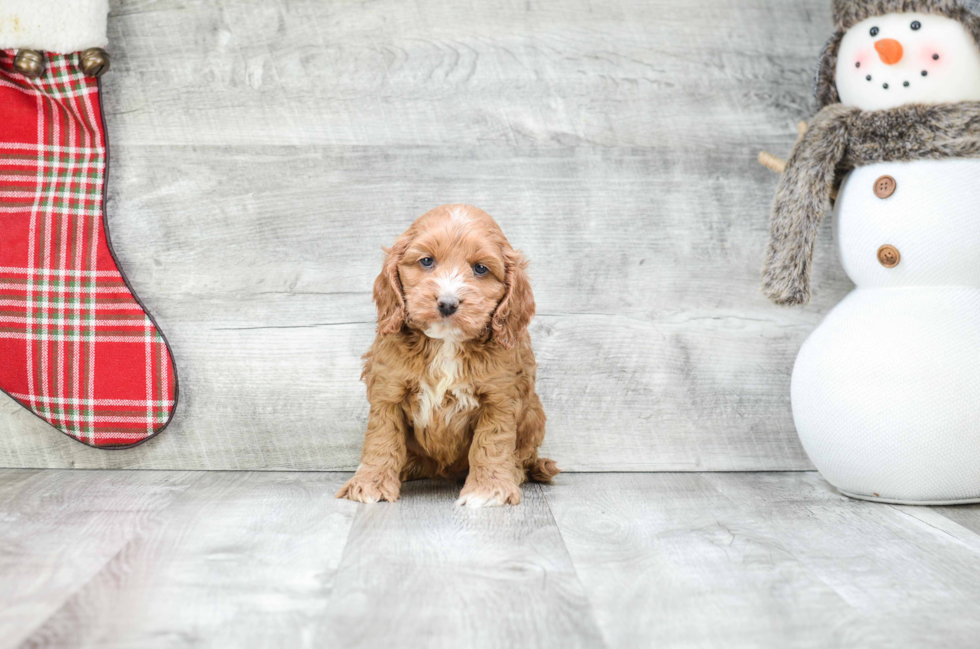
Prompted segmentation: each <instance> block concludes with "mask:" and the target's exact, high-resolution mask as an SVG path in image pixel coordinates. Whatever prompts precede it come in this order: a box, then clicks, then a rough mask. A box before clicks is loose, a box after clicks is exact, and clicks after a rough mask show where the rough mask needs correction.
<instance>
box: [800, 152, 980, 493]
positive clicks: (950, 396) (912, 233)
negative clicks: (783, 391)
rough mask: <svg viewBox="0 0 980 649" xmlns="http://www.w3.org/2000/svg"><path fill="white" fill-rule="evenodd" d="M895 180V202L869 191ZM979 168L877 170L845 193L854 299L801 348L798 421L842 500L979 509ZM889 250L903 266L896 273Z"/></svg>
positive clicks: (844, 250)
mask: <svg viewBox="0 0 980 649" xmlns="http://www.w3.org/2000/svg"><path fill="white" fill-rule="evenodd" d="M882 176H889V177H891V178H894V179H895V180H896V185H897V189H896V191H895V193H894V194H893V195H892V196H890V197H889V198H887V199H881V198H878V196H876V195H875V193H874V191H873V187H874V186H875V182H876V180H877V179H878V178H880V177H882ZM977 178H980V160H976V159H968V160H959V159H953V160H948V161H931V160H929V161H917V162H908V163H882V164H874V165H868V166H864V167H860V168H858V169H856V170H854V171H853V172H851V173H850V174H849V175H848V177H847V178H846V179H845V181H844V183H843V184H842V185H841V193H840V199H839V200H838V202H837V206H836V209H835V211H834V233H835V239H836V243H837V250H838V254H839V256H840V260H841V263H842V264H843V266H844V269H845V270H846V271H847V274H848V276H849V277H850V278H851V279H852V280H853V281H854V283H855V284H856V285H857V288H856V289H855V290H854V291H853V292H852V293H851V294H850V295H849V296H848V297H847V298H846V299H845V300H844V301H843V302H842V303H841V304H839V305H838V306H837V307H836V308H835V309H834V310H833V311H832V312H831V313H830V314H829V315H828V316H827V318H826V319H825V320H824V322H823V323H822V324H821V325H820V327H819V328H818V329H817V330H816V331H815V332H814V333H813V335H811V336H810V338H809V339H808V340H807V341H806V343H805V344H804V346H803V348H802V350H801V351H800V354H799V356H798V358H797V361H796V366H795V368H794V371H793V380H792V401H793V416H794V419H795V421H796V426H797V431H798V432H799V435H800V439H801V440H802V442H803V445H804V447H805V448H806V451H807V454H808V455H809V456H810V459H811V460H812V461H813V463H814V464H815V465H816V466H817V467H818V468H819V469H820V471H821V473H822V474H823V475H824V477H826V478H827V480H828V481H830V482H831V483H832V484H834V485H835V486H836V487H837V488H839V489H840V490H841V491H843V492H845V493H847V494H848V495H853V496H857V497H863V498H871V499H881V500H888V501H894V502H915V503H919V504H924V503H942V502H960V501H964V502H965V501H974V500H980V254H978V253H980V185H978V183H977V182H976V179H977ZM882 244H890V245H894V246H895V247H896V248H897V249H898V250H899V251H900V252H901V254H902V261H901V263H900V264H899V265H898V266H897V267H895V268H891V269H889V268H885V267H883V266H882V265H881V264H880V263H879V262H878V260H877V258H876V251H877V250H878V248H879V247H880V246H881V245H882Z"/></svg>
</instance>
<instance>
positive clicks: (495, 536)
mask: <svg viewBox="0 0 980 649" xmlns="http://www.w3.org/2000/svg"><path fill="white" fill-rule="evenodd" d="M547 490H548V488H547V487H541V486H540V485H526V486H525V487H524V490H523V491H524V494H523V501H522V504H521V505H520V506H519V507H517V508H498V509H484V510H469V509H464V508H459V507H456V506H455V505H454V502H453V501H454V500H455V499H456V497H457V496H458V495H459V486H457V485H455V484H451V483H434V482H428V481H427V482H421V483H418V482H416V483H410V484H407V485H405V486H404V488H403V489H402V500H401V501H400V502H399V503H398V504H396V505H394V506H389V505H387V504H381V506H361V507H360V509H359V510H358V515H357V519H356V520H355V522H354V526H353V527H352V529H351V533H350V538H349V539H348V540H347V547H346V549H345V551H344V559H343V561H342V562H341V565H340V569H339V570H338V572H337V578H336V585H335V588H334V594H333V597H332V599H331V600H330V604H329V606H328V607H327V609H326V611H325V614H324V615H323V618H322V619H321V621H320V627H319V630H318V633H317V635H316V636H315V638H314V642H313V644H314V645H315V646H322V647H392V646H397V647H404V648H406V649H416V648H418V649H440V648H445V649H454V648H456V647H461V646H465V647H472V648H473V649H480V648H483V647H486V648H496V647H520V646H525V647H541V648H551V647H554V648H555V649H559V648H565V647H598V646H602V640H601V638H600V636H599V631H598V629H597V627H596V625H595V621H594V620H593V618H592V612H591V608H590V606H589V604H588V601H587V600H586V597H585V593H584V592H583V590H582V585H581V584H580V583H579V580H578V577H577V576H576V574H575V568H574V567H573V566H572V562H571V560H570V558H569V556H568V553H567V551H566V550H565V545H564V543H563V541H562V538H561V534H560V533H559V532H558V528H557V527H556V525H555V521H554V518H552V516H551V511H550V510H549V509H548V504H547V502H546V501H545V494H546V492H547Z"/></svg>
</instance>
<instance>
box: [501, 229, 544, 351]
mask: <svg viewBox="0 0 980 649" xmlns="http://www.w3.org/2000/svg"><path fill="white" fill-rule="evenodd" d="M504 265H505V277H504V285H505V286H506V287H507V292H506V293H504V298H503V299H502V300H501V301H500V304H498V305H497V311H496V313H494V315H493V322H492V323H491V328H492V329H493V337H494V340H496V341H497V342H498V343H500V344H501V345H503V346H504V347H505V348H507V349H513V348H514V345H516V344H517V342H518V341H519V340H520V338H521V334H523V333H524V332H525V331H526V330H527V326H528V325H529V324H530V323H531V318H533V317H534V293H532V292H531V280H529V279H528V276H527V261H526V260H525V259H524V256H523V255H521V253H520V252H518V251H516V250H511V249H510V248H507V249H506V250H504Z"/></svg>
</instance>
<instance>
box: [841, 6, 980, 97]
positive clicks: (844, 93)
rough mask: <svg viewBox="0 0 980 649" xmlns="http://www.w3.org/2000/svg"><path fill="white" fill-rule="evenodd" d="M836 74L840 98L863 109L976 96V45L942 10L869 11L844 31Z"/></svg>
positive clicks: (979, 84)
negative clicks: (937, 12)
mask: <svg viewBox="0 0 980 649" xmlns="http://www.w3.org/2000/svg"><path fill="white" fill-rule="evenodd" d="M836 79H837V92H838V94H839V95H840V101H841V103H842V104H844V105H846V106H857V107H858V108H860V109H862V110H881V109H883V108H895V107H896V106H901V105H903V104H912V103H918V104H940V103H944V102H950V101H976V100H980V49H978V48H977V44H976V42H975V41H974V40H973V37H972V36H971V35H970V34H969V33H967V31H966V30H965V29H964V28H963V24H962V23H960V22H958V21H956V20H953V19H952V18H947V17H946V16H939V15H934V14H922V13H901V14H889V15H887V16H873V17H871V18H866V19H865V20H863V21H861V22H859V23H858V24H857V25H855V26H854V27H852V28H851V29H850V30H849V31H848V32H847V33H846V34H845V35H844V38H843V40H842V41H841V45H840V50H839V52H838V57H837V74H836Z"/></svg>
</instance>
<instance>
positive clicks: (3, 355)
mask: <svg viewBox="0 0 980 649" xmlns="http://www.w3.org/2000/svg"><path fill="white" fill-rule="evenodd" d="M8 2H9V4H8ZM106 15H107V5H106V0H73V2H63V0H4V1H3V4H2V5H0V389H2V390H3V391H4V392H6V393H7V394H8V395H10V396H11V397H13V398H14V399H15V400H17V401H18V402H20V403H21V404H22V405H23V406H24V407H26V408H28V409H30V410H31V411H33V412H34V413H35V414H37V415H38V416H39V417H41V418H42V419H44V420H46V421H47V422H49V423H50V424H51V425H52V426H54V427H55V428H58V429H59V430H61V431H62V432H64V433H65V434H67V435H70V436H71V437H73V438H75V439H77V440H78V441H80V442H82V443H84V444H88V445H90V446H96V447H115V448H119V447H126V446H133V445H135V444H139V443H140V442H143V441H145V440H147V439H149V438H150V437H153V436H154V435H156V434H157V433H159V432H160V431H161V430H163V429H164V428H165V427H166V426H167V424H168V423H169V422H170V419H171V417H172V416H173V412H174V408H175V406H176V401H177V377H176V374H175V370H174V364H173V359H172V357H171V354H170V350H169V348H168V346H167V343H166V341H165V340H164V338H163V336H162V335H161V333H160V331H159V330H158V329H157V327H156V325H155V324H154V322H153V320H152V319H151V318H150V316H149V315H148V314H147V313H146V311H145V310H144V308H143V306H142V305H141V303H140V302H139V300H138V299H137V298H136V296H135V295H134V294H133V292H132V290H131V289H130V287H129V284H128V282H127V281H126V278H125V277H124V276H123V274H122V272H121V271H120V269H119V267H118V265H117V263H116V260H115V258H114V256H113V252H112V248H111V245H110V242H109V239H108V233H107V231H106V224H105V184H106V172H107V169H106V166H107V160H108V155H107V147H108V143H107V142H106V131H105V125H104V122H103V116H102V107H101V103H100V101H99V93H100V85H99V81H98V79H97V78H96V77H95V76H93V75H97V74H100V72H101V71H100V69H99V65H100V63H104V61H102V59H101V54H102V53H103V52H102V51H101V50H88V48H92V47H99V46H101V45H104V44H105V43H104V41H105V21H106ZM12 26H16V27H12ZM2 48H12V49H2ZM25 48H30V49H25ZM84 50H88V51H85V52H84V53H83V51H84ZM86 72H87V74H86ZM0 428H2V426H0Z"/></svg>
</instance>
